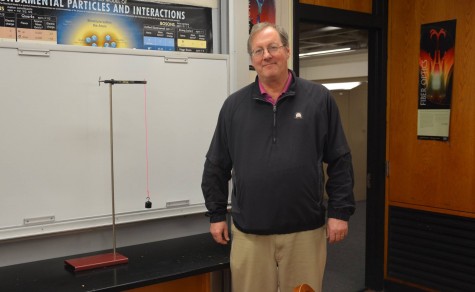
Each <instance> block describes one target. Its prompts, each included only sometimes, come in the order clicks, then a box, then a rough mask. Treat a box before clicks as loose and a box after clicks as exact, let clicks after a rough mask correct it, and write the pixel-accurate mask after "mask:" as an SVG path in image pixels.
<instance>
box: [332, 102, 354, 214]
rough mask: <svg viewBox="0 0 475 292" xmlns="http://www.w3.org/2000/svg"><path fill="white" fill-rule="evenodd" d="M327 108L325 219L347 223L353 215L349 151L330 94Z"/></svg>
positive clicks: (351, 170) (352, 175) (352, 183)
mask: <svg viewBox="0 0 475 292" xmlns="http://www.w3.org/2000/svg"><path fill="white" fill-rule="evenodd" d="M327 106H328V108H327V110H328V126H329V127H328V137H327V138H328V139H327V141H326V147H325V150H324V151H325V154H324V161H326V162H327V164H328V167H327V174H328V181H327V183H326V191H327V194H328V197H329V200H328V217H329V218H336V219H341V220H345V221H348V220H349V219H350V216H351V215H353V213H354V212H355V199H354V194H353V187H354V174H353V164H352V161H351V160H352V159H351V152H350V148H349V146H348V142H347V141H346V137H345V133H344V131H343V126H342V124H341V119H340V113H339V111H338V106H337V105H336V102H335V100H334V98H333V97H332V96H331V95H329V99H328V103H327Z"/></svg>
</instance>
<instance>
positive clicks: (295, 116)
mask: <svg viewBox="0 0 475 292" xmlns="http://www.w3.org/2000/svg"><path fill="white" fill-rule="evenodd" d="M294 119H296V120H301V119H303V115H302V113H301V112H296V113H295V115H294Z"/></svg>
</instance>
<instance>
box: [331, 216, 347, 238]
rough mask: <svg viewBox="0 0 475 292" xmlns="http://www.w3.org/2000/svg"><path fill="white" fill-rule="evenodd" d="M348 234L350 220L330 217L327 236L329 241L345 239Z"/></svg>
mask: <svg viewBox="0 0 475 292" xmlns="http://www.w3.org/2000/svg"><path fill="white" fill-rule="evenodd" d="M347 235H348V222H347V221H344V220H339V219H335V218H328V222H327V238H328V242H329V243H334V242H338V241H340V240H343V239H344V238H345V237H346V236H347Z"/></svg>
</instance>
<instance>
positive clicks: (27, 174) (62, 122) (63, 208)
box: [0, 44, 229, 240]
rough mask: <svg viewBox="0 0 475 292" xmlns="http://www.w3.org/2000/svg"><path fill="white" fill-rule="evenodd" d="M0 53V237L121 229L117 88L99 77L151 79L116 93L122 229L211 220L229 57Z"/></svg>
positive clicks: (21, 49) (10, 48) (41, 50)
mask: <svg viewBox="0 0 475 292" xmlns="http://www.w3.org/2000/svg"><path fill="white" fill-rule="evenodd" d="M0 46H2V47H0V64H2V70H1V73H0V74H1V75H0V88H1V98H0V133H1V141H2V142H1V143H0V200H1V203H0V209H1V210H0V240H4V239H11V238H16V237H24V236H34V235H39V234H45V233H52V232H61V231H69V230H75V229H83V228H91V227H96V226H104V225H110V224H111V214H112V211H111V210H112V209H111V208H112V207H111V206H112V202H111V201H112V199H111V198H112V195H111V193H112V187H111V156H110V152H111V151H110V149H111V147H110V136H109V134H110V129H109V114H110V110H109V94H110V90H111V87H110V86H109V84H104V83H100V84H99V78H101V79H102V80H111V79H114V80H139V81H141V80H146V81H147V84H146V85H143V84H137V85H136V84H134V85H132V84H115V85H113V86H112V101H113V102H112V104H113V107H112V108H113V110H112V113H113V143H114V144H113V148H114V151H113V154H114V159H113V160H114V198H115V212H116V214H117V219H116V221H117V223H119V224H120V223H126V222H133V221H139V220H149V219H155V218H160V217H168V216H176V215H181V214H190V213H198V212H204V211H205V208H204V199H203V196H202V193H201V176H202V169H203V165H204V160H205V154H206V152H207V149H208V147H209V144H210V141H211V138H212V134H213V132H214V128H215V125H216V121H217V116H218V113H219V110H220V108H221V105H222V103H223V101H224V99H225V98H226V97H227V95H228V94H229V73H228V72H229V68H228V66H229V61H228V60H229V59H228V57H227V56H226V55H213V54H197V53H188V54H187V53H179V52H172V53H167V52H158V51H138V50H137V51H136V50H126V49H123V50H120V49H119V50H117V49H107V48H82V47H73V46H47V45H44V46H40V45H31V44H30V45H28V46H27V44H25V45H22V46H20V45H18V44H10V45H9V44H0ZM145 104H146V106H145ZM145 113H146V119H145ZM145 120H146V121H147V123H146V122H145ZM146 129H147V131H146ZM147 133H148V134H147ZM146 134H147V135H146ZM146 145H148V167H147V159H146V156H147V155H146V154H147V153H146ZM147 169H148V173H149V189H150V199H151V201H152V203H153V205H152V209H145V205H144V204H145V201H146V197H147V175H146V173H147ZM167 203H168V205H167Z"/></svg>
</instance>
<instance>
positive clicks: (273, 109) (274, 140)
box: [272, 104, 277, 144]
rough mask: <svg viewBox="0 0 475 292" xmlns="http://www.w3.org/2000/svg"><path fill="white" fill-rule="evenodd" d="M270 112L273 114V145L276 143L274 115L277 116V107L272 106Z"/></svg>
mask: <svg viewBox="0 0 475 292" xmlns="http://www.w3.org/2000/svg"><path fill="white" fill-rule="evenodd" d="M272 111H273V112H274V127H273V131H272V142H273V143H274V144H275V143H276V142H277V138H276V136H275V135H276V133H275V132H276V129H275V127H276V122H275V121H276V115H277V105H276V104H274V105H273V107H272Z"/></svg>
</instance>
